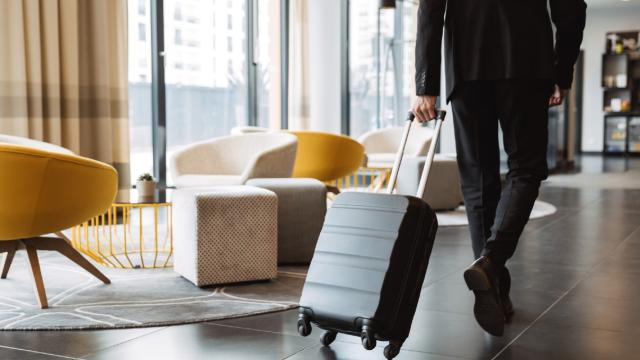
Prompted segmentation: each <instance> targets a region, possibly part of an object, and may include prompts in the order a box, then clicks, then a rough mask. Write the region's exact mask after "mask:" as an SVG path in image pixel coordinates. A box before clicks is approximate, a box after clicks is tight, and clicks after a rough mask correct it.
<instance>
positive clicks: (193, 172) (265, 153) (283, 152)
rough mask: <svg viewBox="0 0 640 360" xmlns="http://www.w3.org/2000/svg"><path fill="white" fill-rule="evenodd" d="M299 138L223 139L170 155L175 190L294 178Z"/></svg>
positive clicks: (249, 136) (271, 135) (275, 135)
mask: <svg viewBox="0 0 640 360" xmlns="http://www.w3.org/2000/svg"><path fill="white" fill-rule="evenodd" d="M296 149H297V139H296V137H295V136H294V135H291V134H286V133H268V134H266V133H265V134H260V133H258V134H246V135H231V136H224V137H220V138H216V139H212V140H208V141H203V142H199V143H196V144H192V145H189V146H187V147H185V148H183V149H181V150H179V151H177V152H176V153H174V154H173V156H171V158H170V160H169V169H170V171H171V175H172V176H173V180H174V183H175V185H176V187H179V188H184V187H200V186H225V185H243V184H244V183H245V182H246V181H247V180H249V179H253V178H284V177H291V173H292V171H293V164H294V162H295V158H296Z"/></svg>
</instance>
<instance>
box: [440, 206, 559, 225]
mask: <svg viewBox="0 0 640 360" xmlns="http://www.w3.org/2000/svg"><path fill="white" fill-rule="evenodd" d="M556 211H558V209H557V208H556V207H555V206H553V205H551V204H549V203H547V202H544V201H540V200H537V201H536V202H535V204H534V205H533V210H532V211H531V216H530V219H539V218H542V217H545V216H549V215H552V214H555V212H556ZM436 216H437V217H438V226H440V227H446V226H466V225H468V224H469V221H468V220H467V212H466V210H465V208H464V206H459V207H458V208H457V209H455V210H451V211H437V212H436Z"/></svg>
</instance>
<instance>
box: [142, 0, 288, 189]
mask: <svg viewBox="0 0 640 360" xmlns="http://www.w3.org/2000/svg"><path fill="white" fill-rule="evenodd" d="M152 4H155V5H156V8H157V7H161V8H162V12H161V13H163V15H164V16H162V19H158V24H159V26H161V27H162V29H163V30H164V36H163V37H162V39H161V40H157V38H154V36H153V35H154V34H152V31H153V30H152V26H151V25H152V21H151V19H152V16H154V15H155V13H154V14H152V13H151V10H152V6H151V5H152ZM279 5H280V0H129V81H130V111H129V112H130V114H129V115H130V124H131V148H132V160H131V164H132V165H131V166H132V169H131V173H132V177H134V178H135V177H137V176H138V175H140V174H141V173H143V172H152V171H153V159H154V154H153V135H152V134H153V131H152V110H151V107H152V103H153V101H154V99H155V97H154V99H152V96H153V95H152V94H153V93H152V88H153V87H154V86H161V84H155V83H154V82H153V81H152V78H153V69H152V61H151V59H152V56H154V54H152V41H156V42H158V41H162V40H163V44H164V52H163V54H162V57H163V59H164V67H163V68H162V69H160V71H162V72H163V75H164V88H163V89H164V97H165V99H166V102H165V103H164V104H163V105H164V107H163V108H164V113H163V118H164V119H166V120H165V121H166V132H158V134H156V136H166V148H164V147H163V148H161V149H156V156H158V155H157V153H158V152H162V153H163V154H164V155H165V157H166V158H167V159H169V158H170V156H171V154H172V153H173V152H174V151H175V150H176V149H178V148H180V147H182V146H184V145H187V144H191V143H193V142H197V141H201V140H205V139H210V138H213V137H217V136H222V135H227V134H229V132H230V130H231V129H232V128H233V127H235V126H242V125H260V126H265V127H272V128H273V127H277V126H279V125H280V122H281V121H280V112H279V107H278V106H279V101H280V100H279V94H280V93H279V86H280V81H279V76H280V74H281V72H280V68H279V66H280V64H279V60H280V59H279V51H280V48H279V41H277V40H278V39H279V38H278V36H279V30H280V28H279V26H280V23H279V19H278V14H279ZM251 29H253V32H252V33H251V34H249V33H248V32H249V31H250V30H251ZM250 50H251V51H250ZM252 94H253V96H252ZM250 109H251V110H253V111H250ZM156 140H157V139H156ZM160 143H161V142H160ZM161 176H165V178H166V180H167V184H169V185H171V184H172V181H171V174H170V173H166V174H162V175H161Z"/></svg>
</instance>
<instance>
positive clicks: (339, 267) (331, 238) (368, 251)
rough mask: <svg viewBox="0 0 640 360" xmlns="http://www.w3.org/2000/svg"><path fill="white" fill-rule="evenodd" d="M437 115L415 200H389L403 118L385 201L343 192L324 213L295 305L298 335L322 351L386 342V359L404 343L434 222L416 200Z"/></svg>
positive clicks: (380, 197)
mask: <svg viewBox="0 0 640 360" xmlns="http://www.w3.org/2000/svg"><path fill="white" fill-rule="evenodd" d="M445 114H446V113H445V112H444V111H439V112H438V116H437V118H436V124H435V131H434V135H433V140H432V141H431V147H430V149H429V153H428V155H427V162H426V165H425V167H424V170H423V173H422V177H421V179H420V186H419V189H418V192H417V196H415V197H414V196H405V195H394V194H392V193H393V189H394V187H395V183H396V179H397V176H398V171H399V169H400V165H401V163H402V157H403V154H404V148H405V146H406V143H407V139H408V137H409V132H410V130H411V124H412V122H413V120H414V116H413V114H412V113H409V116H408V118H407V122H406V124H405V128H404V131H403V137H402V141H401V145H400V149H399V150H398V154H397V156H396V160H395V162H394V166H393V170H392V173H391V178H390V180H389V186H388V189H387V192H388V194H376V193H359V192H345V193H341V194H340V195H338V196H337V197H336V199H335V201H334V203H333V206H332V207H331V208H330V209H329V210H328V211H327V215H326V218H325V223H324V226H323V228H322V231H321V233H320V237H319V239H318V243H317V245H316V250H315V253H314V256H313V260H312V261H311V266H310V267H309V271H308V274H307V279H306V282H305V285H304V289H303V292H302V297H301V299H300V310H299V311H300V312H299V316H298V332H299V333H300V334H301V335H302V336H308V335H309V334H310V333H311V324H310V323H311V322H313V323H315V324H317V325H318V327H320V328H322V329H324V330H326V332H325V333H324V334H323V335H322V337H321V342H322V344H323V345H325V346H328V345H330V344H331V343H332V342H333V341H334V340H335V338H336V335H337V333H344V334H351V335H355V336H360V337H361V340H362V345H363V346H364V348H365V349H367V350H371V349H373V348H375V346H376V340H380V341H389V345H388V346H387V347H385V350H384V355H385V357H386V358H387V359H393V358H394V357H396V356H397V355H398V353H399V352H400V348H401V346H402V343H403V342H404V341H405V339H406V338H407V337H408V336H409V330H410V328H411V322H412V320H413V316H414V314H415V311H416V306H417V304H418V298H419V296H420V290H421V288H422V283H423V281H424V277H425V274H426V271H427V265H428V263H429V256H430V255H431V249H432V248H433V242H434V239H435V235H436V231H437V228H438V222H437V219H436V215H435V213H434V212H433V211H432V210H431V208H430V207H429V205H428V204H427V203H425V202H424V201H423V200H422V198H423V195H424V191H425V187H426V183H427V180H428V177H429V172H430V169H431V164H432V162H433V157H434V155H435V149H436V143H437V141H438V138H439V136H440V129H441V126H442V121H443V120H444V117H445Z"/></svg>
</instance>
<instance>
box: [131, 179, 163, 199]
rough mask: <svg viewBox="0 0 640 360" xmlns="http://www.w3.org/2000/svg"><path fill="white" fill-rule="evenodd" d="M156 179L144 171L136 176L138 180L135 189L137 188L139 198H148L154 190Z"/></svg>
mask: <svg viewBox="0 0 640 360" xmlns="http://www.w3.org/2000/svg"><path fill="white" fill-rule="evenodd" d="M157 184H158V182H157V181H155V179H154V178H153V176H152V175H151V174H149V173H144V174H142V175H140V176H139V177H138V182H137V183H136V189H137V190H138V196H140V198H150V197H153V195H154V194H155V192H156V185H157Z"/></svg>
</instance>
